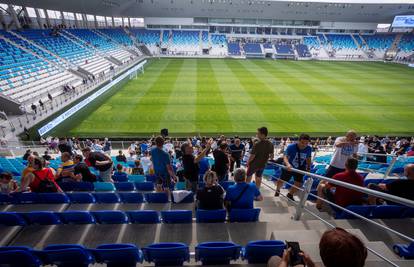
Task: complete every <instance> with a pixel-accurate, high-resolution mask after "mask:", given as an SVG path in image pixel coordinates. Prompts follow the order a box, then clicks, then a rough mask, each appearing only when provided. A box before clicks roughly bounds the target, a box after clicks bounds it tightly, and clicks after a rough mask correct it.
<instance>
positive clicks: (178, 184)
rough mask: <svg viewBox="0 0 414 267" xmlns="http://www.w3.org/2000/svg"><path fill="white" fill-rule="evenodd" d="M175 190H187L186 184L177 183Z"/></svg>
mask: <svg viewBox="0 0 414 267" xmlns="http://www.w3.org/2000/svg"><path fill="white" fill-rule="evenodd" d="M175 189H176V190H185V189H186V186H185V182H177V183H176V184H175Z"/></svg>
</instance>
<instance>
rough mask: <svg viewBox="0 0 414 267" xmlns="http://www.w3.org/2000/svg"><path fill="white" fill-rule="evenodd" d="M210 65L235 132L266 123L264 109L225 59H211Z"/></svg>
mask: <svg viewBox="0 0 414 267" xmlns="http://www.w3.org/2000/svg"><path fill="white" fill-rule="evenodd" d="M209 62H210V66H211V68H212V70H213V72H214V76H215V78H216V80H217V82H218V88H219V90H220V92H221V95H222V96H223V100H224V103H225V105H226V109H227V111H228V113H229V117H230V120H231V123H232V125H233V129H234V132H236V133H237V132H254V131H255V129H256V128H257V125H258V123H262V124H263V123H265V122H266V119H265V118H264V116H263V113H262V111H261V110H260V109H259V107H258V106H257V105H256V103H255V101H254V100H253V99H252V98H251V97H250V95H249V94H248V93H247V92H246V91H245V90H243V86H242V85H241V84H240V81H239V80H238V79H237V77H235V76H234V74H233V73H232V71H231V70H230V69H229V68H228V67H227V65H226V63H225V62H224V61H223V60H219V59H211V60H209Z"/></svg>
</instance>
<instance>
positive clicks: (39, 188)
mask: <svg viewBox="0 0 414 267" xmlns="http://www.w3.org/2000/svg"><path fill="white" fill-rule="evenodd" d="M27 188H29V189H30V191H31V192H35V193H51V192H62V189H60V187H59V185H58V184H57V183H56V181H55V175H54V174H53V172H52V170H51V169H50V168H45V162H44V160H43V159H42V158H39V157H35V158H34V160H33V171H32V172H31V173H29V174H28V175H26V176H25V177H22V182H21V188H20V189H21V191H26V190H27Z"/></svg>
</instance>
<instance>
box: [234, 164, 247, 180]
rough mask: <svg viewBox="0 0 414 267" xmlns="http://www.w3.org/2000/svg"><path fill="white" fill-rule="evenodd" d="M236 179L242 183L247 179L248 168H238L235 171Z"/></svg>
mask: <svg viewBox="0 0 414 267" xmlns="http://www.w3.org/2000/svg"><path fill="white" fill-rule="evenodd" d="M233 175H234V181H236V183H241V182H245V181H246V170H245V169H243V168H238V169H236V170H235V171H234V173H233Z"/></svg>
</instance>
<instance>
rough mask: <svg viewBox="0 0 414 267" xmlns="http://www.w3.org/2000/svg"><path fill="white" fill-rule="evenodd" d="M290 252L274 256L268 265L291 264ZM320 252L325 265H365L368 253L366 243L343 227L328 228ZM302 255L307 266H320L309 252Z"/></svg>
mask: <svg viewBox="0 0 414 267" xmlns="http://www.w3.org/2000/svg"><path fill="white" fill-rule="evenodd" d="M290 252H291V250H290V249H287V250H285V251H284V253H283V257H282V258H280V257H278V256H273V257H272V258H270V260H269V262H268V264H267V266H268V267H288V266H291V265H290ZM319 254H320V256H321V259H322V262H323V265H324V266H325V267H351V266H352V267H363V266H364V265H365V260H366V258H367V255H368V253H367V249H366V247H365V245H364V243H363V242H362V241H361V240H360V239H359V238H358V237H357V236H355V235H353V234H351V233H348V232H347V231H345V230H344V229H341V228H334V229H332V230H328V231H326V232H325V233H324V234H323V235H322V237H321V240H320V241H319ZM300 255H301V256H302V257H303V260H304V263H305V265H306V266H307V267H316V266H318V265H316V264H315V263H314V262H313V260H312V259H311V258H310V257H309V255H308V254H306V253H304V252H302V253H300ZM297 266H298V265H297ZM299 266H302V265H299Z"/></svg>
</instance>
